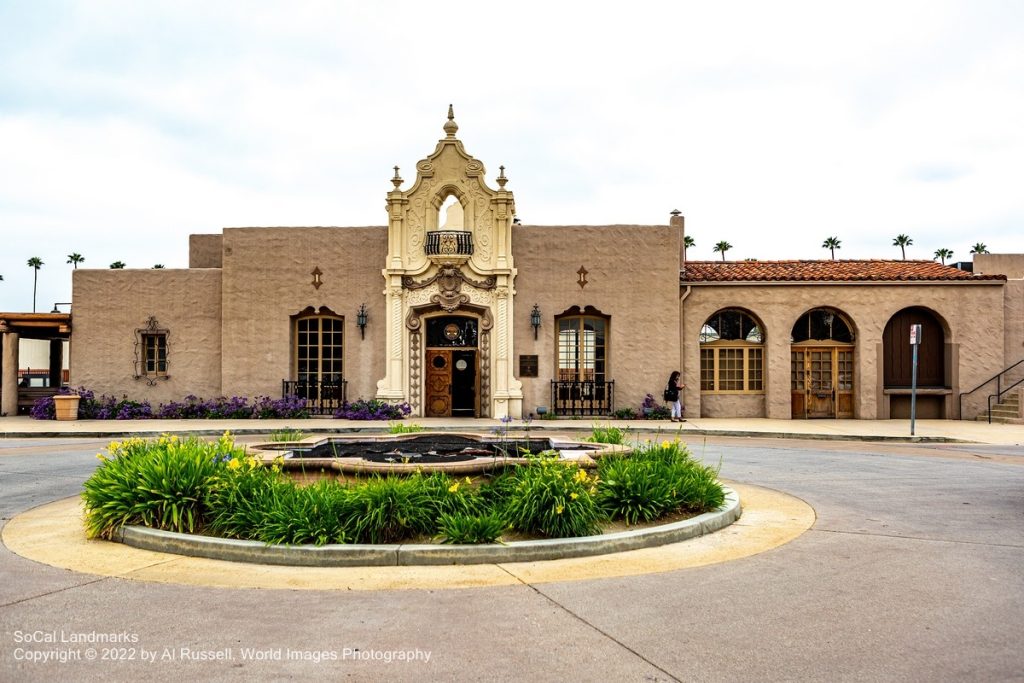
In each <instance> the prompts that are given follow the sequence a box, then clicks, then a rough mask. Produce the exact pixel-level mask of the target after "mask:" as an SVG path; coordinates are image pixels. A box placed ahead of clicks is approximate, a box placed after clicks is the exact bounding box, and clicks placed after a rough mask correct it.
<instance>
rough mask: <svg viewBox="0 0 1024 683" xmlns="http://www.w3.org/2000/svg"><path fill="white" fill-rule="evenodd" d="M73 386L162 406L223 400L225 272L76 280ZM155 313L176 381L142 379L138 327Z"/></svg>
mask: <svg viewBox="0 0 1024 683" xmlns="http://www.w3.org/2000/svg"><path fill="white" fill-rule="evenodd" d="M72 290H73V294H72V309H71V310H72V311H73V312H74V313H73V319H72V320H73V322H72V324H73V336H72V343H71V381H72V384H73V385H75V386H84V387H87V388H89V389H92V390H94V391H95V392H96V393H97V395H99V394H102V393H107V394H113V395H116V396H121V395H124V394H127V395H128V396H129V397H130V398H133V399H139V400H143V399H145V400H149V401H150V402H151V403H152V404H153V405H154V407H155V406H156V405H157V404H158V403H161V402H166V401H168V400H180V399H182V398H184V397H185V396H186V395H188V394H195V395H197V396H202V397H204V398H209V397H213V396H218V395H220V393H221V391H220V336H221V335H220V291H221V286H220V271H219V270H212V269H211V270H206V269H204V270H197V269H192V270H171V269H158V270H128V269H125V270H86V269H83V268H79V269H77V270H75V271H73V275H72ZM150 316H155V317H156V319H157V320H158V322H159V325H160V327H161V328H166V329H167V330H169V334H168V340H167V341H168V361H169V367H168V376H169V379H168V380H167V381H159V382H157V383H156V384H155V385H153V386H150V385H148V384H147V383H146V381H144V380H136V379H134V378H133V375H134V374H135V365H134V361H135V358H136V356H135V353H136V349H135V342H136V339H137V337H136V335H135V330H136V329H139V328H143V327H145V326H146V321H147V320H148V319H149V317H150Z"/></svg>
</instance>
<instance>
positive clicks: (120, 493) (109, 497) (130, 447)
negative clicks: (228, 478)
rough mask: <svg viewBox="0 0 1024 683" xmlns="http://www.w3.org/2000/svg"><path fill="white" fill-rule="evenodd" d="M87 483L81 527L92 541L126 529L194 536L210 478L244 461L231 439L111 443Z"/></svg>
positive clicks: (162, 439) (202, 516)
mask: <svg viewBox="0 0 1024 683" xmlns="http://www.w3.org/2000/svg"><path fill="white" fill-rule="evenodd" d="M108 452H109V455H103V454H102V453H99V454H97V457H98V458H99V459H100V461H101V464H100V466H99V467H98V468H97V469H96V471H95V472H93V474H92V476H91V477H89V479H87V480H86V482H85V485H84V491H83V492H82V498H83V500H84V501H85V527H86V534H87V535H88V536H89V537H90V538H108V539H109V538H112V537H113V536H114V534H115V533H116V532H117V530H118V529H120V528H121V527H122V526H124V525H126V524H143V525H145V526H148V527H152V528H154V529H164V530H168V531H178V532H188V533H192V532H195V531H197V530H198V529H200V528H202V526H203V522H204V516H205V512H206V508H205V505H204V502H203V501H204V499H205V497H206V495H207V493H208V491H209V487H210V484H211V482H212V481H213V478H214V475H216V474H217V473H218V472H221V471H223V470H225V469H226V468H227V467H228V463H229V462H230V461H231V460H232V459H233V458H237V457H243V456H242V449H241V448H240V447H236V446H235V445H234V442H233V441H232V440H231V437H230V436H229V435H227V434H225V435H224V436H223V437H222V438H221V439H219V440H218V441H216V442H212V443H210V442H204V441H200V440H198V439H196V438H189V439H184V440H182V439H179V438H178V437H176V436H164V437H161V438H160V439H159V440H156V441H146V440H144V439H139V438H133V439H129V440H127V441H124V442H121V443H118V442H114V443H111V444H110V446H109V447H108Z"/></svg>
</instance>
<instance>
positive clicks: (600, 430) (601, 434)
mask: <svg viewBox="0 0 1024 683" xmlns="http://www.w3.org/2000/svg"><path fill="white" fill-rule="evenodd" d="M628 434H629V427H612V426H610V425H609V426H607V427H602V426H600V425H594V428H593V429H592V430H591V432H590V436H588V437H587V439H586V440H587V441H591V442H594V443H609V444H621V443H624V442H625V440H626V435H628Z"/></svg>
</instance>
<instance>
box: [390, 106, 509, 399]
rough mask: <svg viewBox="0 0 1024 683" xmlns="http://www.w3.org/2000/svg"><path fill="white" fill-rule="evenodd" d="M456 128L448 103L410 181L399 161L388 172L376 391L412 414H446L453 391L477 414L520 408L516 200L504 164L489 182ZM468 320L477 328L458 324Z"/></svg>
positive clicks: (482, 168)
mask: <svg viewBox="0 0 1024 683" xmlns="http://www.w3.org/2000/svg"><path fill="white" fill-rule="evenodd" d="M458 129H459V127H458V125H457V124H456V123H455V115H454V113H453V111H452V108H451V106H450V105H449V107H448V121H447V122H446V123H445V124H444V132H445V137H444V138H442V139H441V140H439V141H438V143H437V147H436V149H435V150H434V153H433V154H431V155H430V156H428V157H427V158H426V159H423V160H422V161H420V162H419V163H417V164H416V182H415V183H413V185H412V187H411V188H409V189H408V190H407V191H402V190H401V189H400V187H401V185H402V182H403V181H402V178H401V177H400V176H399V175H398V167H397V166H396V167H395V175H394V177H393V178H392V179H391V182H392V184H393V185H394V186H395V187H394V189H393V190H391V191H390V192H388V195H387V210H388V256H387V263H386V264H385V266H384V270H383V271H382V273H383V275H384V282H385V289H384V294H385V296H386V301H387V309H386V310H387V312H388V315H387V366H386V367H387V370H386V373H387V374H386V375H385V376H384V378H383V379H382V380H380V381H379V382H377V398H379V399H382V400H386V401H403V400H407V401H408V402H409V404H410V405H411V406H412V409H413V414H414V415H419V416H438V415H450V414H452V413H451V412H450V408H448V407H446V406H451V405H452V398H453V392H458V393H459V396H458V397H456V404H458V402H459V401H460V400H461V401H462V404H463V405H471V406H472V410H473V414H475V415H477V416H479V417H505V416H512V417H521V416H522V412H523V393H522V385H521V383H520V382H519V381H518V380H517V379H516V378H515V377H514V376H513V364H512V358H513V352H512V320H513V316H512V306H513V295H514V294H515V290H514V289H513V283H514V281H515V277H516V269H515V264H514V262H513V260H512V232H511V228H512V218H513V216H514V215H515V201H514V200H513V198H512V192H510V191H508V190H506V189H505V183H506V182H508V179H507V178H506V177H505V168H504V167H501V173H500V174H499V175H498V178H497V183H498V189H497V190H494V189H491V188H490V187H488V186H487V185H486V183H485V182H484V173H485V171H484V165H483V164H482V163H481V162H479V161H477V160H476V159H474V158H473V157H472V156H470V155H469V154H467V153H466V150H465V148H463V146H462V142H461V141H459V140H458V139H457V138H456V137H455V133H456V132H457V131H458ZM443 208H444V209H446V212H445V216H442V215H441V211H442V209H443ZM442 318H443V319H444V320H441V319H442ZM435 319H437V320H435ZM431 321H433V323H432V322H431ZM460 321H466V326H464V325H463V324H462V323H461V322H460ZM428 328H430V329H431V330H433V329H434V328H436V329H437V330H438V332H437V333H436V334H434V333H433V332H431V333H430V334H428ZM470 328H473V329H475V330H476V332H475V333H473V334H465V333H463V332H461V330H463V329H466V330H468V329H470ZM446 330H447V331H450V332H451V334H450V335H448V334H447V332H446ZM446 347H452V350H451V351H448V352H447V353H446V352H445V351H444V349H445V348H446ZM428 349H429V350H430V352H429V353H428ZM453 354H454V355H453ZM454 358H459V360H458V361H453V360H452V359H454ZM428 359H429V363H430V365H429V367H427V364H428ZM449 362H451V363H452V365H451V366H450V367H448V366H447V365H446V364H447V363H449ZM456 364H457V365H456ZM469 364H473V367H471V368H468V367H467V366H468V365H469ZM467 369H469V370H472V372H471V373H468V374H467V376H469V375H471V376H472V380H471V381H470V382H469V384H467V383H466V382H465V381H463V382H462V384H460V380H459V379H458V377H457V376H456V375H455V374H453V373H456V372H458V371H460V370H461V371H465V370H467ZM453 387H454V389H453ZM467 395H469V396H471V398H470V399H466V396H467ZM467 400H468V403H467ZM463 414H468V411H467V412H465V413H463Z"/></svg>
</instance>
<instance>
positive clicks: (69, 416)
mask: <svg viewBox="0 0 1024 683" xmlns="http://www.w3.org/2000/svg"><path fill="white" fill-rule="evenodd" d="M81 398H82V397H81V396H79V395H78V394H58V395H57V396H54V397H53V407H54V412H56V413H57V419H58V420H77V419H78V402H79V401H80V400H81Z"/></svg>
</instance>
